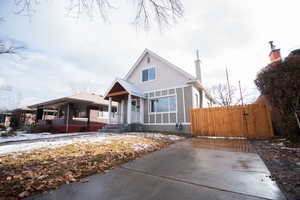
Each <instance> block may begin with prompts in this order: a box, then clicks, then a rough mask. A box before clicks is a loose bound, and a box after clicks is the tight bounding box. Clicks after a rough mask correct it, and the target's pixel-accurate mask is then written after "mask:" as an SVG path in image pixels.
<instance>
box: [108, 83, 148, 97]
mask: <svg viewBox="0 0 300 200" xmlns="http://www.w3.org/2000/svg"><path fill="white" fill-rule="evenodd" d="M116 83H119V84H120V85H121V86H122V87H123V88H124V89H125V90H126V91H127V92H128V93H129V94H131V95H133V96H137V97H141V98H145V95H144V93H143V90H141V89H140V88H139V87H138V86H137V85H135V84H133V83H130V82H129V81H126V80H124V79H120V78H117V79H115V80H114V82H113V83H112V84H111V86H110V87H109V88H108V90H107V91H106V93H105V95H104V97H105V98H106V96H107V95H108V93H109V92H110V91H111V89H112V88H113V87H114V85H115V84H116Z"/></svg>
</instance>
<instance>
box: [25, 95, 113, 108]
mask: <svg viewBox="0 0 300 200" xmlns="http://www.w3.org/2000/svg"><path fill="white" fill-rule="evenodd" d="M65 103H76V104H82V105H89V106H96V107H97V106H108V101H106V100H104V98H103V97H102V96H100V95H96V94H91V93H85V92H83V93H78V94H75V95H72V96H68V97H62V98H58V99H53V100H50V101H45V102H42V103H38V104H34V105H31V106H28V107H29V108H31V109H34V108H39V107H43V108H48V107H53V106H55V105H62V104H65ZM112 107H117V103H113V104H112Z"/></svg>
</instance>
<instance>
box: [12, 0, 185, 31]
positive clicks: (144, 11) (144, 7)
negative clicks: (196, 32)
mask: <svg viewBox="0 0 300 200" xmlns="http://www.w3.org/2000/svg"><path fill="white" fill-rule="evenodd" d="M43 1H45V0H43ZM67 1H68V2H69V4H68V7H67V13H68V14H70V15H74V16H75V17H76V18H77V19H78V18H79V17H80V16H81V15H82V14H87V15H88V16H89V17H93V15H94V13H98V14H100V16H101V17H102V19H103V20H104V21H107V20H108V12H109V11H110V10H112V9H116V7H115V6H114V5H112V4H111V0H67ZM40 2H41V0H15V4H16V5H17V7H18V10H17V12H16V14H19V15H25V16H28V17H30V18H31V17H32V16H33V15H34V13H35V12H36V11H35V7H36V5H37V4H39V3H40ZM133 5H134V7H135V9H136V11H135V13H136V14H135V17H134V20H133V23H134V24H136V25H138V26H144V27H149V25H150V24H151V23H152V21H153V20H154V21H156V22H157V24H158V25H159V27H160V28H162V27H164V26H165V25H169V24H171V23H172V22H176V21H177V19H178V18H180V17H182V16H183V14H184V7H183V4H182V2H181V0H133Z"/></svg>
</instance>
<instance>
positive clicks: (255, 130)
mask: <svg viewBox="0 0 300 200" xmlns="http://www.w3.org/2000/svg"><path fill="white" fill-rule="evenodd" d="M190 115H191V128H192V134H193V135H194V136H216V137H245V138H251V139H263V138H271V137H273V128H272V122H271V117H270V112H269V110H268V107H267V106H266V105H263V104H250V105H246V106H226V107H214V108H197V109H191V111H190Z"/></svg>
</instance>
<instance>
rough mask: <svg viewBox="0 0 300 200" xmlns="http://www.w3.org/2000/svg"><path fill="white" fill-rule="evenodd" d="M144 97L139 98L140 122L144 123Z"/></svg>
mask: <svg viewBox="0 0 300 200" xmlns="http://www.w3.org/2000/svg"><path fill="white" fill-rule="evenodd" d="M144 112H145V111H144V99H142V98H140V123H141V124H144V122H145V120H144Z"/></svg>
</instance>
